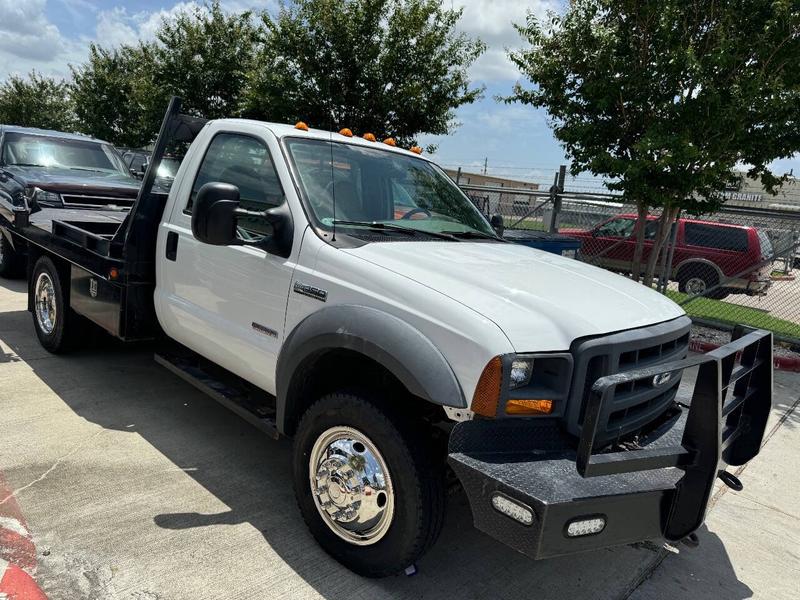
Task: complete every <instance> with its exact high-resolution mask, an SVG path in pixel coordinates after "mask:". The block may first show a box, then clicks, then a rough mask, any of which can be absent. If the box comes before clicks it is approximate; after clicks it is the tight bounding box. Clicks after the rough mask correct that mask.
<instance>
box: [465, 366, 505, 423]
mask: <svg viewBox="0 0 800 600" xmlns="http://www.w3.org/2000/svg"><path fill="white" fill-rule="evenodd" d="M502 382H503V362H502V361H501V360H500V357H499V356H495V357H494V358H493V359H492V360H490V361H489V363H488V364H487V365H486V366H485V367H484V368H483V373H481V378H480V379H479V380H478V385H477V386H475V393H474V394H473V395H472V406H471V409H472V412H474V413H475V414H478V415H483V416H484V417H495V416H497V403H498V402H499V401H500V386H501V384H502Z"/></svg>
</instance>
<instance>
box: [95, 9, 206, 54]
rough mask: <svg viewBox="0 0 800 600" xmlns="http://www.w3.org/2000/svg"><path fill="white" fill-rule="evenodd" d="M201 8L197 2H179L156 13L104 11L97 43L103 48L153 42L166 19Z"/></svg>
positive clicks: (125, 10) (121, 10)
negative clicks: (138, 42)
mask: <svg viewBox="0 0 800 600" xmlns="http://www.w3.org/2000/svg"><path fill="white" fill-rule="evenodd" d="M200 7H201V5H200V4H198V3H196V2H179V3H177V4H175V5H173V6H172V8H169V9H161V10H158V11H154V12H148V11H139V12H135V13H129V12H128V10H127V9H126V8H124V7H121V6H117V7H115V8H112V9H111V10H104V11H102V12H101V13H100V14H99V15H97V35H96V41H97V43H98V44H101V45H103V46H121V45H122V44H135V43H136V42H137V41H139V40H141V41H151V40H152V39H153V38H155V34H156V31H157V30H158V28H159V26H160V25H161V23H162V22H163V21H164V20H165V19H166V20H169V19H171V18H174V17H175V15H177V14H178V13H180V12H183V11H188V10H194V9H197V8H200ZM202 10H205V9H202Z"/></svg>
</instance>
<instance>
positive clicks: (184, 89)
mask: <svg viewBox="0 0 800 600" xmlns="http://www.w3.org/2000/svg"><path fill="white" fill-rule="evenodd" d="M256 42H257V27H256V25H255V24H254V23H253V19H252V15H251V13H249V12H242V13H237V14H226V13H225V12H223V10H222V9H221V8H220V5H219V2H218V1H217V0H215V1H214V2H212V3H210V4H206V5H203V6H198V5H190V7H189V8H187V9H185V10H183V11H181V12H179V13H178V14H177V15H175V16H174V17H172V18H170V19H164V20H163V21H162V22H161V25H160V26H159V28H158V30H157V31H156V34H155V41H153V42H148V43H144V42H140V43H139V44H138V45H136V46H126V45H124V46H121V47H119V48H113V49H108V48H103V47H100V46H96V45H92V46H90V49H89V60H88V61H87V62H86V63H84V64H83V65H81V66H79V67H77V68H73V84H72V88H73V96H74V97H75V100H76V103H77V106H78V109H77V110H78V116H79V120H80V122H81V125H82V127H83V128H84V129H85V130H86V131H87V132H89V133H92V134H93V135H96V136H98V137H102V138H104V139H108V140H109V141H111V142H113V143H115V144H119V145H123V146H143V145H146V144H148V143H150V142H152V141H153V140H154V139H155V137H156V135H157V134H158V129H159V126H160V124H161V119H162V118H163V116H164V109H165V107H166V105H167V102H168V100H169V97H170V96H172V95H178V96H181V97H182V98H183V106H182V110H183V111H184V112H187V113H191V114H195V115H198V116H202V117H206V118H210V119H214V118H220V117H230V116H237V115H239V114H241V111H242V98H243V95H244V93H245V89H246V87H247V74H248V73H249V72H250V69H251V61H252V57H253V56H254V54H255V44H256Z"/></svg>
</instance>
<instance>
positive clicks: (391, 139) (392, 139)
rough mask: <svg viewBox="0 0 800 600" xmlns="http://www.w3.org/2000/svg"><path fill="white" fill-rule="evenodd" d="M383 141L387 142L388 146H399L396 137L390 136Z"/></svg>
mask: <svg viewBox="0 0 800 600" xmlns="http://www.w3.org/2000/svg"><path fill="white" fill-rule="evenodd" d="M383 143H384V144H386V145H387V146H397V142H395V141H394V138H390V137H388V138H386V139H385V140H383Z"/></svg>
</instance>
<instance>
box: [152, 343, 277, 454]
mask: <svg viewBox="0 0 800 600" xmlns="http://www.w3.org/2000/svg"><path fill="white" fill-rule="evenodd" d="M153 358H155V361H156V362H157V363H158V364H160V365H162V366H164V367H166V368H167V369H169V370H170V371H172V372H173V373H175V374H176V375H177V376H178V377H180V378H181V379H183V380H184V381H186V382H188V383H191V384H192V385H193V386H194V387H196V388H197V389H198V390H200V391H201V392H203V393H205V394H207V395H208V396H211V397H212V398H213V399H214V400H216V401H217V402H219V403H220V404H222V406H224V407H225V408H227V409H229V410H231V411H233V412H235V413H236V414H237V415H239V416H240V417H242V418H243V419H244V420H245V421H247V422H248V423H250V424H251V425H254V426H256V427H258V428H259V429H260V430H261V431H263V432H264V433H266V434H267V435H269V436H270V437H271V438H273V439H276V440H277V439H278V438H279V437H280V434H279V433H278V429H277V427H276V426H275V408H274V397H272V396H269V395H268V394H267V393H266V392H263V391H261V390H258V391H256V392H254V391H253V390H252V389H247V386H245V385H244V381H243V380H241V379H240V378H239V377H237V376H236V375H234V374H233V373H229V372H227V371H224V369H222V368H221V367H217V368H209V367H210V364H209V365H204V362H205V361H203V360H202V359H201V358H200V357H199V356H196V355H192V354H190V353H189V351H187V353H176V354H171V353H161V354H159V353H156V354H155V355H154V356H153ZM270 399H271V400H272V403H270V402H269V400H270Z"/></svg>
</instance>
